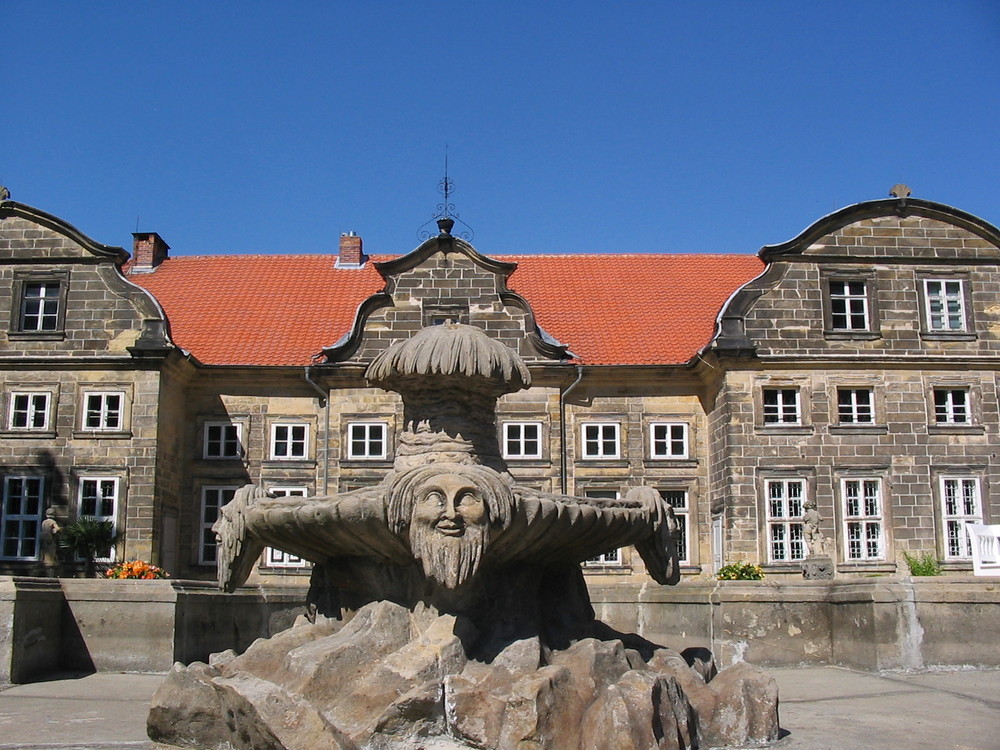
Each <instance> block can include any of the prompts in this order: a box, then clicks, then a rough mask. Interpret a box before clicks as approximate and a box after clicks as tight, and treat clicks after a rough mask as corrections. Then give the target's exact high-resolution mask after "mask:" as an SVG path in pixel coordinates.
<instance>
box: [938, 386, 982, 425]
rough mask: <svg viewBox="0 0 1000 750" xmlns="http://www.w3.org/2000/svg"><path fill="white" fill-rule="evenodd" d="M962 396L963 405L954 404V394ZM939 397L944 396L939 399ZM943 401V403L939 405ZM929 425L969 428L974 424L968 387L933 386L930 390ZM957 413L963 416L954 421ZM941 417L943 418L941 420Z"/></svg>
mask: <svg viewBox="0 0 1000 750" xmlns="http://www.w3.org/2000/svg"><path fill="white" fill-rule="evenodd" d="M958 393H960V394H962V401H963V402H964V403H962V404H957V403H956V402H955V398H954V397H955V394H958ZM939 395H942V396H945V398H944V399H939ZM939 400H943V402H944V403H939ZM930 406H931V424H932V425H934V426H936V427H969V426H971V425H973V424H974V422H973V413H972V389H971V388H969V387H968V386H949V385H942V386H934V387H932V388H931V404H930ZM959 412H961V413H962V414H963V415H964V416H963V418H962V419H956V416H958V414H959ZM942 417H944V418H943V419H942Z"/></svg>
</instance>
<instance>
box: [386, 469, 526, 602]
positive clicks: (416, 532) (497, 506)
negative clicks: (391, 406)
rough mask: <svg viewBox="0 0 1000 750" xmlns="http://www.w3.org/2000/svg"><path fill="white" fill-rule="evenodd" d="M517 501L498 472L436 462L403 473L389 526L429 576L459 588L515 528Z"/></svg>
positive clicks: (393, 498)
mask: <svg viewBox="0 0 1000 750" xmlns="http://www.w3.org/2000/svg"><path fill="white" fill-rule="evenodd" d="M513 506H514V498H513V494H512V492H511V488H510V486H509V485H508V484H507V483H506V482H504V480H503V479H502V478H501V476H500V475H498V474H497V473H496V472H494V471H492V470H490V469H488V468H485V467H482V466H475V465H458V464H434V465H431V466H423V467H419V468H417V469H413V470H411V471H409V472H406V473H405V474H403V475H402V476H401V477H400V478H399V479H398V480H397V481H396V482H395V483H394V484H393V486H392V488H391V489H390V492H389V503H388V516H389V524H390V527H391V528H392V529H393V531H395V532H396V533H397V534H399V535H400V536H403V537H405V538H406V539H407V540H408V541H409V544H410V549H411V551H412V552H413V556H414V557H415V558H416V559H417V560H418V561H419V562H420V565H421V567H422V568H423V571H424V574H425V575H426V576H427V577H428V578H430V579H432V580H434V581H436V582H437V583H439V584H441V585H442V586H444V587H445V588H449V589H455V588H458V587H459V586H461V585H462V584H463V583H465V582H467V581H468V580H470V579H471V578H472V577H473V576H475V574H476V573H477V572H478V570H479V567H480V564H481V563H482V560H483V556H484V555H485V553H486V550H487V548H488V546H489V544H490V541H491V539H492V538H493V537H494V536H495V535H496V534H497V533H499V532H500V531H502V530H503V529H504V528H506V527H507V526H508V525H509V524H510V518H511V512H512V510H513Z"/></svg>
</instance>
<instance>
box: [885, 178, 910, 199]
mask: <svg viewBox="0 0 1000 750" xmlns="http://www.w3.org/2000/svg"><path fill="white" fill-rule="evenodd" d="M910 194H911V192H910V187H909V185H904V184H903V183H901V182H900V183H899V184H897V185H893V186H892V190H890V191H889V195H891V196H892V197H893V198H900V199H906V198H909V197H910Z"/></svg>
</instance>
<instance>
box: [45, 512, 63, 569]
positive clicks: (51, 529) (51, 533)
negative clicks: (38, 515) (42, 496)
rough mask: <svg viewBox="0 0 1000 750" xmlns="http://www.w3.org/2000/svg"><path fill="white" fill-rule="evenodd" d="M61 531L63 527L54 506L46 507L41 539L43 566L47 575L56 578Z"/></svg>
mask: <svg viewBox="0 0 1000 750" xmlns="http://www.w3.org/2000/svg"><path fill="white" fill-rule="evenodd" d="M61 532H62V527H61V526H60V525H59V522H58V521H56V512H55V511H54V510H52V508H46V509H45V520H44V521H42V527H41V533H40V534H39V539H40V541H41V552H42V554H41V558H42V567H43V568H44V569H45V575H46V576H47V577H49V578H56V577H58V575H59V540H58V536H59V534H60V533H61Z"/></svg>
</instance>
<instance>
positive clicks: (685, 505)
mask: <svg viewBox="0 0 1000 750" xmlns="http://www.w3.org/2000/svg"><path fill="white" fill-rule="evenodd" d="M660 497H662V498H663V500H664V502H666V503H668V504H669V505H670V507H672V508H673V509H674V516H675V517H676V518H677V523H678V525H679V526H680V540H679V542H678V544H677V561H678V562H679V563H681V564H682V565H684V564H687V563H689V562H690V559H691V549H690V547H691V493H690V492H688V491H687V490H685V489H662V490H660ZM678 499H679V500H681V501H682V502H681V503H679V504H678V503H677V502H676V500H678Z"/></svg>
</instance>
